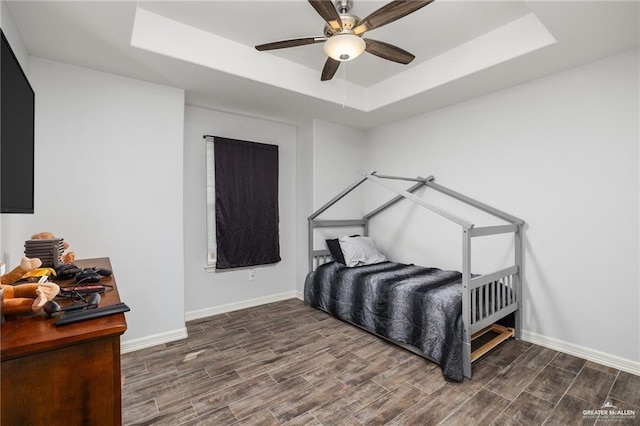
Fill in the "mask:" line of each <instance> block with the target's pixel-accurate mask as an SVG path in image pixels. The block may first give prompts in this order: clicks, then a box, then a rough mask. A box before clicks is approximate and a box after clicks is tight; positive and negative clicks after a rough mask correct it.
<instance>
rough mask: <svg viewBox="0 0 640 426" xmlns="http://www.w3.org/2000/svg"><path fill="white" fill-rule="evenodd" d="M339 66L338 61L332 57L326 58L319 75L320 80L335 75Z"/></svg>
mask: <svg viewBox="0 0 640 426" xmlns="http://www.w3.org/2000/svg"><path fill="white" fill-rule="evenodd" d="M339 66H340V61H336V60H335V59H333V58H327V62H325V63H324V67H323V68H322V77H320V80H321V81H327V80H331V79H332V78H333V76H334V75H336V71H338V67H339Z"/></svg>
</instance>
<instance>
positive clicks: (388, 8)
mask: <svg viewBox="0 0 640 426" xmlns="http://www.w3.org/2000/svg"><path fill="white" fill-rule="evenodd" d="M431 2H433V0H395V1H392V2H391V3H387V4H386V5H384V6H382V7H381V8H380V9H378V10H376V11H375V12H373V13H372V14H370V15H369V16H367V17H366V18H364V19H362V20H360V22H358V25H356V27H355V28H354V29H353V33H354V34H356V35H360V34H362V33H364V32H365V31H371V30H373V29H375V28H378V27H381V26H383V25H387V24H389V23H391V22H393V21H396V20H398V19H400V18H402V17H404V16H407V15H409V14H410V13H413V12H415V11H416V10H418V9H421V8H423V7H425V6H426V5H428V4H429V3H431Z"/></svg>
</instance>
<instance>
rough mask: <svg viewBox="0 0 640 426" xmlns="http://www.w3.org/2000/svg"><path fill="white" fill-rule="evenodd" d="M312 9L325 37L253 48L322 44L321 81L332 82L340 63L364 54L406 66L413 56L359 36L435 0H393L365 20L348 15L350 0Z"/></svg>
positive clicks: (323, 0)
mask: <svg viewBox="0 0 640 426" xmlns="http://www.w3.org/2000/svg"><path fill="white" fill-rule="evenodd" d="M308 1H309V3H311V6H313V8H314V9H315V10H316V12H318V14H319V15H320V16H321V17H322V19H324V20H325V22H326V25H325V27H324V37H304V38H295V39H291V40H282V41H275V42H272V43H266V44H260V45H258V46H256V49H257V50H259V51H263V50H274V49H284V48H287V47H296V46H304V45H307V44H315V43H324V51H325V53H326V54H327V56H328V58H327V61H326V62H325V64H324V68H323V69H322V76H321V78H320V79H321V80H322V81H327V80H331V79H332V78H333V76H334V75H335V73H336V71H338V67H339V66H340V62H344V61H350V60H352V59H355V58H356V57H358V56H359V55H360V54H361V53H362V52H363V51H365V52H369V53H371V54H373V55H376V56H379V57H381V58H383V59H387V60H389V61H394V62H398V63H401V64H405V65H406V64H408V63H409V62H411V61H413V59H414V58H415V56H414V55H412V54H411V53H409V52H407V51H406V50H404V49H401V48H399V47H397V46H394V45H392V44H389V43H385V42H382V41H377V40H372V39H369V38H362V35H363V34H364V33H365V32H367V31H371V30H373V29H376V28H379V27H381V26H383V25H386V24H389V23H391V22H393V21H396V20H398V19H400V18H402V17H404V16H407V15H409V14H410V13H413V12H415V11H416V10H418V9H420V8H422V7H424V6H426V5H428V4H429V3H431V2H433V1H434V0H395V1H392V2H391V3H388V4H386V5H384V6H382V7H381V8H380V9H378V10H376V11H375V12H373V13H371V14H370V15H369V16H367V17H366V18H364V19H360V18H359V17H357V16H355V15H351V14H350V13H349V11H350V10H351V7H352V6H353V0H336V1H335V6H334V3H332V2H331V1H330V0H308Z"/></svg>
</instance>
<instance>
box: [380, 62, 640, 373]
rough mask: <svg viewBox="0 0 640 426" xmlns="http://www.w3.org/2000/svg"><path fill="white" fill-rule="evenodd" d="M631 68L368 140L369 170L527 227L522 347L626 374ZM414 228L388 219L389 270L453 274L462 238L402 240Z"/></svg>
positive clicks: (439, 115)
mask: <svg viewBox="0 0 640 426" xmlns="http://www.w3.org/2000/svg"><path fill="white" fill-rule="evenodd" d="M638 69H639V68H638V52H637V51H635V52H628V53H625V54H621V55H618V56H614V57H611V58H608V59H604V60H601V61H599V62H595V63H592V64H588V65H585V66H582V67H579V68H575V69H572V70H569V71H566V72H563V73H559V74H556V75H553V76H550V77H547V78H544V79H540V80H537V81H533V82H531V83H528V84H524V85H521V86H517V87H514V88H511V89H507V90H503V91H500V92H496V93H493V94H490V95H487V96H483V97H480V98H477V99H474V100H471V101H468V102H464V103H461V104H458V105H454V106H452V107H449V108H446V109H443V110H440V111H436V112H433V113H429V114H425V115H422V116H419V117H416V118H414V119H411V120H407V121H404V122H399V123H394V124H392V125H389V126H385V127H383V128H379V129H376V130H374V131H372V132H370V134H369V139H370V142H371V146H370V151H369V159H368V161H369V164H371V165H372V166H373V165H375V166H378V168H379V169H380V171H384V172H388V173H389V174H402V175H423V176H424V175H425V174H427V173H428V174H434V175H435V177H436V181H437V182H440V183H441V184H443V185H446V186H449V187H451V188H453V189H456V190H458V191H460V192H462V193H464V194H467V195H469V196H471V197H474V198H477V199H479V200H482V201H484V202H486V203H488V204H491V205H494V206H496V207H498V208H501V209H503V210H506V211H508V212H510V213H512V214H514V215H517V216H520V217H522V218H523V219H525V220H526V221H527V224H528V225H527V229H526V233H525V235H526V249H525V252H526V253H525V254H526V260H525V283H524V286H525V290H524V326H523V328H524V329H525V331H526V333H525V337H527V338H529V339H530V340H536V341H537V342H538V343H543V344H547V345H549V346H554V345H555V346H556V347H559V348H563V349H565V350H568V351H575V352H581V353H582V354H583V355H587V356H589V357H591V358H592V359H601V360H602V361H604V362H606V363H609V364H615V365H617V366H619V367H623V368H626V369H627V370H635V371H636V372H638V371H640V363H639V361H640V359H639V357H640V342H639V336H640V314H639V312H640V309H639V306H638V301H639V299H640V297H639V288H638V287H639V286H638V282H639V258H640V251H639V247H638V236H639V229H638V217H639V211H638V201H639V193H640V191H639V183H638V182H639V176H638V169H639V161H638V159H639V152H638V140H639V130H638V121H639V120H638V116H639V106H638V103H639V97H638V93H639V92H638V91H639V84H638V79H639V77H638V76H639V74H638ZM423 195H424V196H427V197H428V196H429V194H428V193H427V194H423ZM421 215H426V214H423V213H421V212H417V211H415V210H411V209H407V208H405V209H400V210H399V211H397V212H394V213H393V214H390V215H388V216H387V217H386V218H385V219H384V221H382V222H384V223H381V225H382V228H383V229H386V230H387V231H388V232H386V233H384V232H383V233H378V235H377V237H378V238H379V239H381V240H382V241H381V243H382V245H383V246H384V247H385V248H387V249H389V250H391V251H392V252H393V255H394V257H396V258H398V259H399V260H405V261H407V260H409V261H416V262H418V261H420V263H423V264H424V263H427V264H433V263H432V262H431V261H432V260H436V261H438V262H440V261H442V263H444V264H445V265H446V266H447V267H455V265H456V263H457V264H458V265H460V262H459V257H458V256H459V253H460V245H461V238H460V237H459V235H460V234H459V230H458V229H459V228H457V227H455V226H454V227H453V228H452V227H451V226H450V225H445V224H444V223H443V222H442V221H440V220H439V219H437V220H436V219H434V222H435V224H436V226H433V227H429V228H421V226H422V227H424V224H425V222H424V221H415V222H413V223H410V226H409V227H408V228H407V229H406V230H402V228H403V226H404V225H403V224H404V223H406V222H412V220H411V219H412V218H414V217H418V216H421ZM452 229H453V230H454V231H455V234H452ZM398 235H400V237H401V238H398ZM394 239H398V240H404V241H408V242H410V244H407V245H403V244H399V245H396V244H397V243H396V242H395V241H393V240H394ZM451 241H453V242H451ZM454 246H455V247H454ZM442 247H444V253H445V254H446V255H447V256H448V257H447V258H446V259H445V258H442V256H443V255H442V252H443V250H442ZM485 249H494V247H493V246H492V245H489V246H486V247H485ZM495 250H496V251H495V252H496V253H497V255H498V257H499V258H501V259H502V258H506V257H508V250H507V249H505V248H503V247H500V248H495ZM435 263H436V264H437V262H435ZM472 265H473V267H472V269H474V270H475V271H476V272H488V271H482V270H480V271H478V269H476V268H480V269H482V268H484V264H483V262H475V263H473V264H472ZM458 267H459V266H458Z"/></svg>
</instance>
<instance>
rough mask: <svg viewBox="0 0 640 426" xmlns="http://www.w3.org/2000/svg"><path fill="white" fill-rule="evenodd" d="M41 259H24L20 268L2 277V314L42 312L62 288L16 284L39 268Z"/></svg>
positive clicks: (49, 283)
mask: <svg viewBox="0 0 640 426" xmlns="http://www.w3.org/2000/svg"><path fill="white" fill-rule="evenodd" d="M41 265H42V262H41V261H40V259H29V258H28V257H23V258H22V260H21V261H20V266H17V267H16V268H14V269H13V270H12V271H11V272H9V273H7V274H5V275H3V276H2V277H0V284H1V286H2V291H3V301H2V314H3V315H5V314H23V313H28V312H38V311H40V310H42V307H43V306H44V304H45V303H47V302H48V301H50V300H53V298H54V297H56V295H57V294H58V292H59V291H60V287H59V286H58V285H57V284H55V283H52V282H45V283H33V284H32V283H28V284H16V285H13V284H15V283H16V282H17V281H18V280H20V279H21V278H22V277H23V276H24V275H25V274H26V273H28V272H29V271H32V270H34V269H37V268H39V267H40V266H41Z"/></svg>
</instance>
